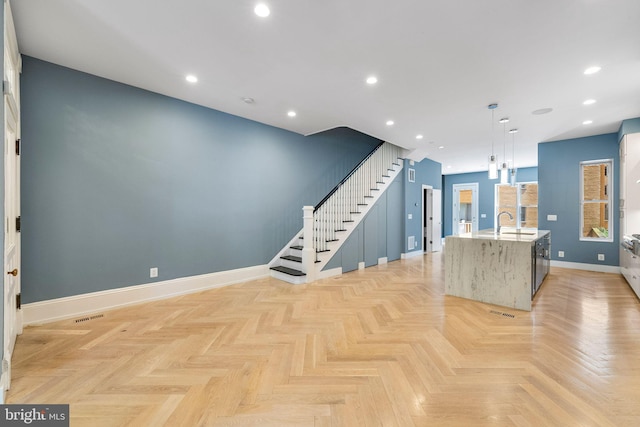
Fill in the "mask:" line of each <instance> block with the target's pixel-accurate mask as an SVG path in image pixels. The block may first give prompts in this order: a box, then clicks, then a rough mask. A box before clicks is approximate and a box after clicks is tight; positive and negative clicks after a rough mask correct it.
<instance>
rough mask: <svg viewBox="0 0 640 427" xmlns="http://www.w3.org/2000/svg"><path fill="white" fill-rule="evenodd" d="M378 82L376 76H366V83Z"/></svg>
mask: <svg viewBox="0 0 640 427" xmlns="http://www.w3.org/2000/svg"><path fill="white" fill-rule="evenodd" d="M376 83H378V78H377V77H376V76H369V77H367V84H370V85H374V84H376Z"/></svg>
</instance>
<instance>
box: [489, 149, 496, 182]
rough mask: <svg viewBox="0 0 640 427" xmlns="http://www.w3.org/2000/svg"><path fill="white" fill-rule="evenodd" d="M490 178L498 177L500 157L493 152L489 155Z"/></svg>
mask: <svg viewBox="0 0 640 427" xmlns="http://www.w3.org/2000/svg"><path fill="white" fill-rule="evenodd" d="M489 179H498V159H496V156H494V155H493V154H492V155H491V156H489Z"/></svg>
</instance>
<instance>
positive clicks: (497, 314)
mask: <svg viewBox="0 0 640 427" xmlns="http://www.w3.org/2000/svg"><path fill="white" fill-rule="evenodd" d="M489 313H491V314H495V315H496V316H503V317H508V318H510V319H515V318H516V316H515V315H514V314H511V313H503V312H501V311H496V310H491V311H489Z"/></svg>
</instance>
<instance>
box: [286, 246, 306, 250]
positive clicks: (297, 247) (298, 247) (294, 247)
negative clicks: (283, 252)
mask: <svg viewBox="0 0 640 427" xmlns="http://www.w3.org/2000/svg"><path fill="white" fill-rule="evenodd" d="M289 247H290V248H291V249H297V250H299V251H301V250H303V249H304V247H302V246H300V245H294V246H289Z"/></svg>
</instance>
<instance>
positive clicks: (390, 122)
mask: <svg viewBox="0 0 640 427" xmlns="http://www.w3.org/2000/svg"><path fill="white" fill-rule="evenodd" d="M394 123H395V122H394V121H393V120H387V126H393V124H394Z"/></svg>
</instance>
